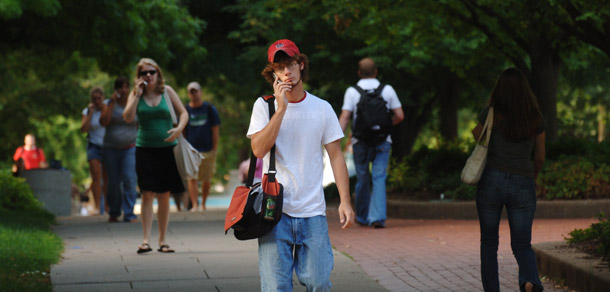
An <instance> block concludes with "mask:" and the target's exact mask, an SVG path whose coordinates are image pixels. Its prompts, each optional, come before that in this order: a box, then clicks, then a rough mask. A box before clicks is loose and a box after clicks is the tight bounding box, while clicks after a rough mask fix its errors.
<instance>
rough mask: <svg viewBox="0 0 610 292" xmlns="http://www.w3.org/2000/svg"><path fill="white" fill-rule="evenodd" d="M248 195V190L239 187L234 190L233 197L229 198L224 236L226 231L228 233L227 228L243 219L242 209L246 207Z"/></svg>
mask: <svg viewBox="0 0 610 292" xmlns="http://www.w3.org/2000/svg"><path fill="white" fill-rule="evenodd" d="M249 193H250V188H248V187H246V186H239V187H237V188H235V191H234V192H233V197H232V198H231V204H230V205H229V209H228V210H227V215H226V217H225V234H226V233H227V231H229V228H231V226H233V224H235V223H237V222H238V221H239V220H241V218H242V217H243V213H244V208H245V207H246V202H248V194H249Z"/></svg>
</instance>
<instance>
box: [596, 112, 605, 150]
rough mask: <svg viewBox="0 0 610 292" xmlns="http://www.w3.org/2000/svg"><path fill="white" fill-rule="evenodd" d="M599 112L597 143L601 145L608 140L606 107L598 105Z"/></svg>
mask: <svg viewBox="0 0 610 292" xmlns="http://www.w3.org/2000/svg"><path fill="white" fill-rule="evenodd" d="M598 108H599V112H598V114H597V142H599V143H601V142H603V141H604V139H605V138H606V106H605V105H603V104H599V105H598Z"/></svg>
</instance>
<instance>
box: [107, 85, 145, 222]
mask: <svg viewBox="0 0 610 292" xmlns="http://www.w3.org/2000/svg"><path fill="white" fill-rule="evenodd" d="M128 94H129V79H128V78H127V77H124V76H121V77H118V78H117V79H116V80H115V81H114V92H113V93H112V95H111V97H110V99H109V100H107V101H106V107H105V108H104V110H103V111H102V115H101V116H100V124H101V125H102V126H104V127H106V133H105V134H104V150H103V162H104V169H106V173H107V174H108V188H107V192H106V197H105V199H107V201H105V203H107V204H108V215H109V217H108V221H109V222H118V221H119V219H118V218H119V217H120V216H121V214H123V221H124V222H137V220H138V218H137V216H136V214H135V213H134V211H133V209H134V206H135V204H136V199H137V193H136V148H135V146H136V135H137V132H138V124H137V121H136V120H134V121H130V122H126V121H125V120H124V119H123V112H124V110H125V107H126V106H127V95H128Z"/></svg>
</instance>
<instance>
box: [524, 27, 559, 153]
mask: <svg viewBox="0 0 610 292" xmlns="http://www.w3.org/2000/svg"><path fill="white" fill-rule="evenodd" d="M556 51H557V50H556V49H555V48H553V45H552V44H551V42H550V41H548V40H546V39H545V38H543V37H540V36H533V37H532V40H531V42H530V52H529V55H530V59H531V64H532V65H531V66H532V70H531V75H530V76H529V80H530V86H531V88H532V91H533V92H534V94H535V95H536V98H537V99H538V105H539V107H540V111H541V112H542V115H543V116H544V120H545V123H546V130H545V134H546V140H547V141H549V142H552V141H555V140H557V133H558V123H557V78H558V74H559V67H560V60H559V57H558V55H557V52H556Z"/></svg>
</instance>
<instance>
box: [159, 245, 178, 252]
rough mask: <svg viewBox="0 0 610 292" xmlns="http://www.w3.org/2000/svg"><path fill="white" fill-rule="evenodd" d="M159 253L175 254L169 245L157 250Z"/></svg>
mask: <svg viewBox="0 0 610 292" xmlns="http://www.w3.org/2000/svg"><path fill="white" fill-rule="evenodd" d="M157 251H158V252H162V253H172V252H174V250H173V249H170V248H169V245H167V244H164V245H161V246H160V247H159V249H157Z"/></svg>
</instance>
